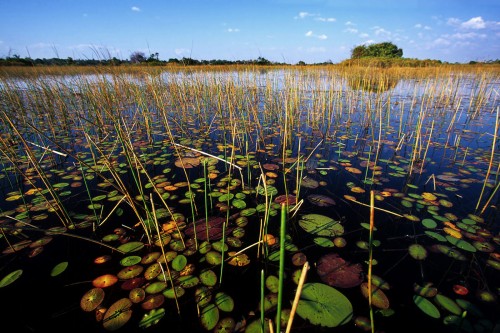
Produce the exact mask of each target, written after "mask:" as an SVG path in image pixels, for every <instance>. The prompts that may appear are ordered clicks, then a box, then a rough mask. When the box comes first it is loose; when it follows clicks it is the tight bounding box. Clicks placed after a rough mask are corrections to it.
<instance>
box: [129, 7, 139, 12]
mask: <svg viewBox="0 0 500 333" xmlns="http://www.w3.org/2000/svg"><path fill="white" fill-rule="evenodd" d="M130 9H132V11H133V12H140V11H141V9H140V8H139V7H136V6H133V7H132V8H130Z"/></svg>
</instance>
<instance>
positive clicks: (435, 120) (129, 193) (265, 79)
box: [0, 64, 500, 331]
mask: <svg viewBox="0 0 500 333" xmlns="http://www.w3.org/2000/svg"><path fill="white" fill-rule="evenodd" d="M487 69H488V70H487V71H486V70H485V67H481V66H439V67H428V68H419V69H415V68H406V67H390V68H380V67H366V66H357V65H356V64H344V65H341V66H317V67H316V66H314V67H312V66H307V67H277V68H276V67H275V68H272V67H271V68H266V69H265V70H262V68H256V67H228V68H221V67H217V68H207V67H203V68H202V67H182V68H144V67H130V68H126V69H125V68H93V69H91V68H85V69H77V68H68V69H65V68H30V69H26V68H23V69H19V68H9V69H2V70H1V71H0V104H1V106H2V112H1V117H0V129H1V131H2V134H1V136H0V152H1V164H2V166H3V170H4V173H3V174H5V176H4V177H3V179H5V181H3V182H2V186H3V187H4V188H3V190H4V192H8V191H17V192H19V193H20V194H21V197H20V200H21V201H22V202H23V205H24V207H25V210H26V211H27V215H28V216H31V215H33V214H32V213H31V212H30V211H29V209H28V208H30V207H31V205H32V204H31V203H30V202H29V199H30V198H29V196H28V195H26V193H27V192H28V191H29V190H37V191H38V189H39V188H41V190H40V191H41V192H43V193H41V194H40V196H41V198H42V200H43V202H44V203H45V204H47V205H48V206H49V207H50V211H51V213H54V215H55V217H56V218H57V219H58V221H59V223H60V224H62V225H63V226H68V227H69V226H72V225H73V224H74V221H73V218H74V214H75V212H74V211H73V209H72V207H71V202H69V203H68V202H67V201H65V199H64V198H63V196H61V193H62V190H60V189H58V188H57V187H54V183H55V182H56V180H57V179H58V177H60V175H62V174H64V173H65V172H70V171H73V170H70V169H69V168H68V166H67V165H68V164H70V165H72V166H73V168H76V171H77V172H78V173H79V176H80V177H82V179H83V182H84V185H85V188H84V190H76V191H78V192H77V193H73V194H74V195H75V197H77V198H78V199H77V200H79V201H81V202H84V203H85V205H84V206H90V207H92V208H91V209H90V210H88V209H85V208H83V209H82V211H84V212H87V213H88V211H90V214H89V215H90V216H89V217H87V219H89V220H92V221H93V222H94V223H93V225H94V230H93V231H94V232H95V231H97V232H99V231H101V229H107V230H108V229H110V228H113V227H114V226H113V225H111V224H112V223H113V221H114V218H113V214H115V213H116V212H118V211H119V210H123V209H124V210H126V211H127V212H130V213H131V214H130V215H129V216H128V220H129V221H128V224H127V226H128V227H130V228H133V229H136V228H137V229H138V233H140V234H141V235H142V236H143V237H145V239H146V242H147V243H148V244H149V245H151V244H153V243H154V237H155V236H156V237H158V238H159V239H161V234H162V232H163V230H162V221H161V218H160V217H158V215H157V212H158V211H159V209H162V210H166V211H167V214H166V215H168V217H169V218H172V219H173V220H174V221H173V222H174V223H175V228H176V230H175V233H176V235H179V236H180V240H181V242H182V243H183V244H184V245H185V240H184V237H183V236H182V235H183V234H182V229H181V228H182V222H183V221H180V220H175V216H176V214H175V213H176V212H177V210H181V211H183V212H186V213H187V214H188V215H190V217H189V218H188V219H187V223H191V224H192V226H193V228H194V234H193V236H194V243H195V246H196V249H198V239H197V237H198V233H197V232H196V223H195V222H196V221H198V220H199V219H200V216H201V218H202V219H204V220H205V223H206V225H205V227H206V230H207V231H206V233H207V234H206V238H207V239H209V240H210V237H209V230H208V221H209V216H211V215H212V214H214V215H215V214H223V215H224V216H225V218H226V221H225V223H224V224H223V230H222V240H221V241H222V243H225V242H226V240H227V239H226V230H227V229H226V228H227V227H228V226H229V224H230V220H231V218H232V216H234V215H233V214H235V213H238V210H237V209H236V208H235V207H233V206H232V202H231V200H230V199H229V196H227V200H225V202H223V203H221V202H219V203H218V204H221V205H217V204H214V202H213V200H214V199H213V198H212V197H211V196H210V195H209V194H210V193H209V192H213V191H218V192H222V193H231V192H235V191H238V192H240V191H241V192H244V193H248V194H247V200H248V201H251V202H254V203H259V204H263V205H264V209H263V212H262V214H261V215H260V216H258V218H257V219H258V221H259V222H258V223H257V222H256V223H255V226H256V228H257V224H259V225H258V229H259V230H258V231H257V232H255V235H253V236H254V237H255V238H256V239H251V240H250V241H249V244H252V245H250V246H247V247H245V248H244V249H243V250H241V251H246V250H248V249H249V248H251V247H254V246H255V247H257V256H256V257H257V258H256V260H257V261H258V262H261V263H264V266H265V268H266V270H264V269H263V270H262V271H261V276H260V278H261V281H260V296H259V297H260V298H261V300H262V299H264V291H265V283H264V280H265V274H267V272H268V271H267V270H271V269H275V267H273V264H272V263H269V262H267V260H268V259H267V258H268V255H269V251H270V246H269V245H268V244H267V242H266V241H265V240H264V235H267V234H268V232H269V230H277V229H278V231H279V232H280V237H279V241H280V244H279V245H280V248H279V250H280V259H279V271H278V275H279V280H280V292H279V295H278V309H277V312H278V313H279V312H280V311H281V310H282V307H283V305H284V304H285V303H286V296H285V295H284V294H283V285H282V283H283V280H284V277H285V275H286V274H285V272H284V263H285V255H286V252H285V243H284V242H285V238H286V236H287V231H291V230H295V228H296V223H295V222H296V220H295V215H296V214H300V213H299V212H302V209H304V208H303V207H304V206H307V205H308V202H307V194H308V191H309V190H308V189H304V186H303V185H304V183H305V181H306V178H307V177H315V176H316V175H317V173H318V172H320V173H321V174H322V175H323V176H324V177H325V178H324V179H327V180H328V182H329V183H326V181H325V183H326V184H322V185H321V186H324V187H323V188H320V190H321V191H322V193H326V194H329V195H331V196H333V197H335V198H336V199H337V201H338V204H339V203H341V204H342V205H344V204H345V205H351V204H352V206H353V207H357V206H358V205H359V206H362V207H369V208H370V238H369V259H368V263H369V265H368V286H369V288H370V290H369V293H368V295H369V297H370V298H371V294H372V291H371V276H372V259H373V252H374V251H376V249H375V248H373V242H372V241H373V239H372V236H373V228H374V212H375V211H378V212H380V213H383V214H386V215H387V216H390V217H393V218H398V219H401V218H403V217H404V215H403V212H402V211H401V210H399V209H397V208H395V205H394V201H395V200H394V201H393V202H390V203H387V204H386V203H382V202H378V203H377V205H375V202H374V198H373V197H374V194H375V193H379V192H380V191H379V190H380V189H381V188H382V186H383V182H382V178H383V175H382V171H383V172H386V173H390V172H391V170H389V168H388V163H387V162H384V161H387V160H390V161H391V162H393V164H392V165H390V166H393V167H395V168H397V172H398V173H397V176H398V177H399V176H402V177H401V178H403V179H404V180H402V182H403V183H404V186H405V188H404V189H403V190H402V192H405V193H404V194H405V195H406V194H407V193H408V186H407V185H413V184H415V183H419V182H420V184H421V186H425V185H427V183H428V182H429V181H430V179H432V180H433V190H434V191H436V190H438V189H440V190H442V187H443V185H442V184H441V183H439V181H437V180H436V177H435V176H434V174H432V175H431V176H430V177H429V178H427V182H425V184H422V183H423V181H421V177H422V175H424V174H425V172H426V169H427V168H433V167H434V166H435V163H443V164H444V163H448V162H449V161H450V160H451V161H453V163H456V164H457V165H458V163H457V162H456V161H460V162H461V166H462V167H463V166H464V164H465V165H467V164H469V163H470V164H472V163H474V166H476V165H479V166H480V167H481V168H482V171H481V172H480V173H478V175H477V177H476V178H475V181H476V182H477V181H479V178H481V181H482V189H481V192H480V196H479V198H478V200H477V201H475V200H474V201H475V203H476V207H475V210H476V211H478V212H480V215H485V216H488V214H490V215H489V216H490V217H491V216H494V212H493V209H489V208H491V207H492V206H491V205H490V203H491V202H492V201H493V200H494V197H495V195H496V194H497V193H498V189H499V184H498V177H499V172H498V170H499V169H500V164H499V163H498V159H496V156H497V155H498V153H497V147H496V145H497V140H496V138H497V137H498V112H499V111H498V110H499V108H498V105H497V100H496V95H494V93H495V92H494V89H493V88H492V84H491V82H496V83H498V82H499V81H500V68H498V67H495V66H488V67H487ZM79 70H80V71H79ZM20 78H22V79H20ZM464 83H467V84H466V86H467V87H469V88H466V89H465V90H463V89H464V88H463V86H464ZM403 93H404V94H406V95H402V94H403ZM495 112H496V114H495ZM495 115H496V117H495ZM481 117H485V119H489V120H492V119H495V122H496V123H495V126H494V129H493V128H491V126H490V131H492V132H493V134H492V136H491V138H490V137H489V136H486V135H484V137H481V141H480V140H477V142H473V143H472V144H471V143H470V138H468V134H469V133H470V132H472V131H477V129H478V128H483V127H482V126H488V124H485V123H484V122H485V121H484V120H481V119H482V118H481ZM490 125H491V124H490ZM486 148H487V149H486ZM158 151H161V152H162V153H164V154H167V155H169V156H170V157H173V158H175V159H178V160H179V161H180V167H173V166H172V163H171V161H166V160H160V159H157V158H158V155H157V152H158ZM441 151H442V153H441ZM484 151H487V152H488V153H485V152H484ZM191 155H194V156H196V157H198V158H201V163H202V168H201V169H196V168H190V166H189V165H187V164H185V163H184V162H183V158H184V157H185V156H191ZM448 155H451V156H452V157H451V158H450V159H448V157H447V156H448ZM486 155H487V162H485V156H486ZM209 159H210V160H211V161H212V160H213V161H216V162H215V163H218V166H217V167H215V165H213V164H211V163H208V162H207V161H208V160H209ZM439 159H442V161H439ZM356 160H359V161H363V162H365V163H366V165H365V166H364V170H363V171H364V172H363V171H361V176H360V177H358V176H356V175H355V174H354V173H350V172H348V171H346V170H347V169H346V168H349V167H351V163H355V162H354V161H356ZM164 161H166V163H165V164H162V163H163V162H164ZM403 161H404V163H403ZM443 161H444V162H443ZM156 162H158V163H156ZM267 162H268V163H276V165H277V166H278V168H279V169H280V173H279V175H278V177H279V178H277V180H275V179H274V178H272V177H268V176H266V172H265V171H264V169H263V166H262V165H263V163H267ZM167 166H172V168H174V170H173V171H172V170H169V169H170V168H167ZM402 166H404V167H405V168H403V167H402ZM454 167H455V165H454ZM457 167H458V166H457ZM340 168H343V169H346V170H340ZM495 169H496V172H495ZM215 171H217V173H215ZM483 172H484V173H483ZM493 173H494V174H495V179H494V182H492V181H491V179H492V178H493V177H492V174H493ZM211 174H212V175H215V176H214V179H217V178H224V182H221V184H222V185H220V186H219V185H218V183H217V182H218V181H217V180H214V183H212V179H211V178H210V177H209V176H210V175H211ZM158 175H162V176H164V177H162V178H165V181H164V182H166V183H168V184H169V185H172V184H173V183H176V182H181V181H182V182H186V183H187V192H186V194H185V195H186V197H185V198H184V199H188V201H189V202H188V204H189V206H186V207H188V208H186V207H182V205H177V203H176V202H175V201H174V200H172V199H169V196H168V195H170V194H169V193H168V192H167V191H166V190H165V186H157V185H158V184H157V182H156V179H157V178H156V177H157V176H158ZM340 175H342V177H340ZM426 176H427V175H426ZM197 177H202V178H204V182H203V183H204V184H203V186H202V187H200V188H196V187H194V186H193V180H194V179H196V178H197ZM490 177H491V178H490ZM233 180H234V181H236V180H237V181H238V182H239V183H240V184H239V185H236V186H234V187H233V185H232V181H233ZM350 180H352V181H353V182H357V184H359V185H360V186H362V187H363V189H366V190H368V191H369V193H370V201H369V204H366V203H364V202H363V200H352V198H350V197H345V198H342V196H341V195H340V194H337V193H333V191H334V190H333V189H332V190H330V188H329V187H330V186H331V187H332V188H336V189H340V188H341V187H343V186H344V185H345V183H347V182H348V181H350ZM388 181H389V180H388ZM337 183H341V184H337ZM394 183H395V181H394ZM271 184H272V185H276V186H279V188H280V190H281V191H283V192H284V194H285V196H286V197H288V196H289V195H291V193H293V194H294V195H295V198H296V199H295V204H294V205H293V206H294V207H288V206H287V205H282V207H281V219H280V222H281V224H280V225H279V228H277V225H276V224H275V222H276V219H274V218H273V216H272V215H271V212H272V211H273V208H272V206H273V204H275V202H274V201H273V200H274V198H275V195H273V194H272V193H269V191H268V190H269V188H270V186H271ZM327 185H328V186H327ZM100 186H102V187H103V189H100V188H99V187H100ZM108 186H109V187H110V188H111V189H112V190H113V191H117V192H118V193H119V195H120V198H119V199H118V200H116V202H115V203H112V204H109V205H106V207H101V208H96V207H97V206H95V205H94V201H93V200H94V197H95V195H96V194H102V193H108V192H107V191H108V190H106V188H107V187H108ZM488 189H490V192H489V193H488V192H487V190H488ZM177 193H179V192H177ZM253 194H255V195H253ZM175 195H176V194H175ZM173 196H174V194H172V197H173ZM483 197H486V201H485V202H484V204H483V208H482V209H481V210H480V211H479V208H480V206H481V203H483V200H482V199H483ZM393 199H394V198H393ZM377 200H378V199H377ZM387 201H389V199H387ZM87 203H89V205H87ZM201 207H203V208H201ZM288 208H290V209H288ZM468 208H470V207H467V209H468ZM472 208H473V207H472ZM309 209H310V208H309ZM325 209H326V208H325ZM328 209H330V208H328ZM354 210H356V208H354ZM329 212H332V214H333V213H335V214H337V212H336V208H335V207H334V208H331V211H329ZM291 213H293V215H292V214H291ZM1 230H2V235H3V237H2V238H3V240H2V242H4V241H5V242H6V244H7V246H12V243H13V242H11V240H15V239H16V236H15V235H12V234H9V233H7V232H5V231H6V230H7V229H5V230H4V228H1ZM141 238H142V237H141ZM81 239H83V240H84V238H81ZM98 243H99V242H98ZM161 251H162V255H163V256H165V252H164V249H163V247H161ZM238 253H240V252H238ZM229 259H231V258H230V257H227V254H225V253H224V251H222V263H221V265H220V271H219V274H218V278H219V285H223V283H222V282H223V281H224V283H225V281H227V278H224V280H223V277H224V276H225V274H226V270H227V266H226V264H225V263H226V262H227V261H228V260H229ZM164 266H165V267H164ZM161 268H162V274H163V275H164V278H165V280H169V281H170V283H172V284H173V281H172V280H173V278H172V275H171V272H170V268H169V266H168V264H165V265H162V266H161ZM307 269H308V266H306V265H304V267H303V271H302V276H301V279H300V281H301V283H302V284H303V283H304V279H305V274H306V271H307ZM300 289H301V286H300V285H299V288H298V290H297V294H296V295H299V296H300ZM174 293H175V289H174ZM299 296H297V297H299ZM175 298H176V302H177V296H176V297H175ZM263 303H264V302H262V304H263ZM371 303H372V302H371V299H369V306H370V320H371V329H372V331H374V327H375V324H374V313H373V310H372V309H371V306H372V304H371ZM293 306H295V307H296V302H294V303H293ZM177 310H178V312H180V308H179V303H177ZM260 310H261V311H260V312H261V313H260V316H261V317H260V323H261V328H262V329H264V325H266V321H268V322H270V321H269V320H268V319H266V318H265V317H266V316H268V315H269V314H268V313H265V311H264V310H263V308H262V309H260ZM293 310H295V309H293ZM293 313H294V311H292V315H293ZM277 318H278V320H277V322H276V330H277V331H280V327H281V323H280V319H279V318H280V316H278V317H277ZM292 319H293V317H292V318H291V319H290V321H289V323H288V327H287V331H289V330H290V327H291V323H292ZM271 327H272V328H274V327H273V326H271Z"/></svg>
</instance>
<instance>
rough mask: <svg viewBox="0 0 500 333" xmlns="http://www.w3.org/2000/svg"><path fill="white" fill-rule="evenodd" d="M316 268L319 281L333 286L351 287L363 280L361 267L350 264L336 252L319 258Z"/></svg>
mask: <svg viewBox="0 0 500 333" xmlns="http://www.w3.org/2000/svg"><path fill="white" fill-rule="evenodd" d="M316 270H317V272H318V275H319V277H320V279H321V281H323V282H324V283H326V284H328V285H330V286H333V287H340V288H352V287H355V286H358V285H360V284H361V283H362V282H363V276H362V273H363V267H362V266H361V265H360V264H350V263H349V262H347V261H345V260H344V259H342V258H341V257H340V256H339V255H338V254H336V253H330V254H326V255H324V256H322V257H321V258H319V260H318V262H317V263H316Z"/></svg>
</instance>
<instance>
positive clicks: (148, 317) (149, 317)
mask: <svg viewBox="0 0 500 333" xmlns="http://www.w3.org/2000/svg"><path fill="white" fill-rule="evenodd" d="M164 316H165V309H164V308H159V309H151V310H150V311H149V312H148V313H145V314H144V315H143V316H142V319H141V321H140V322H139V327H140V328H147V327H150V326H153V325H156V324H158V322H159V321H160V319H162V318H163V317H164Z"/></svg>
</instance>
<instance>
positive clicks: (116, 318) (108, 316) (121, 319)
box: [102, 298, 132, 331]
mask: <svg viewBox="0 0 500 333" xmlns="http://www.w3.org/2000/svg"><path fill="white" fill-rule="evenodd" d="M131 317H132V301H131V300H129V299H128V298H122V299H119V300H118V301H116V302H115V303H113V304H112V305H111V306H110V307H109V309H108V310H107V311H106V313H105V314H104V317H103V319H102V323H103V326H104V328H105V329H106V330H108V331H115V330H117V329H119V328H120V327H122V326H123V325H125V324H126V323H127V322H128V321H129V320H130V318H131Z"/></svg>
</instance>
